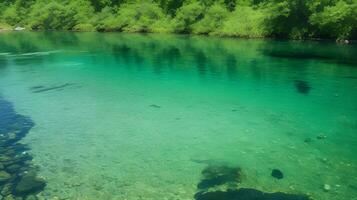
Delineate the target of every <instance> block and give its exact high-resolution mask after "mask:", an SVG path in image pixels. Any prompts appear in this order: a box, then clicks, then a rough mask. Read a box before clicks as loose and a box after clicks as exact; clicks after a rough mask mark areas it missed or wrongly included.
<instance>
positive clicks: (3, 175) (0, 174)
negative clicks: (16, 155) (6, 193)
mask: <svg viewBox="0 0 357 200" xmlns="http://www.w3.org/2000/svg"><path fill="white" fill-rule="evenodd" d="M10 178H11V175H10V174H9V173H7V172H5V171H0V183H3V182H5V181H7V180H9V179H10Z"/></svg>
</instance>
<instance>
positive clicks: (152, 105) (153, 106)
mask: <svg viewBox="0 0 357 200" xmlns="http://www.w3.org/2000/svg"><path fill="white" fill-rule="evenodd" d="M150 107H152V108H161V106H159V105H156V104H151V105H150Z"/></svg>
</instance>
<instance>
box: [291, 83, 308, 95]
mask: <svg viewBox="0 0 357 200" xmlns="http://www.w3.org/2000/svg"><path fill="white" fill-rule="evenodd" d="M295 88H296V90H297V91H298V92H299V93H301V94H308V93H309V92H310V90H311V87H310V85H309V83H308V82H306V81H301V80H297V81H295Z"/></svg>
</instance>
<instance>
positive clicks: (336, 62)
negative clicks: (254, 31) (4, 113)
mask: <svg viewBox="0 0 357 200" xmlns="http://www.w3.org/2000/svg"><path fill="white" fill-rule="evenodd" d="M0 97H1V98H2V99H4V100H6V101H7V102H10V103H11V104H12V105H13V107H14V110H15V111H16V113H18V114H20V115H23V116H27V117H29V118H30V119H31V120H32V121H33V123H34V126H33V127H32V128H31V129H30V130H29V132H28V133H27V134H26V136H25V137H23V138H22V139H21V140H20V141H19V142H21V143H23V144H26V145H27V146H28V147H29V150H28V153H29V154H30V155H31V156H32V161H31V162H32V163H33V165H35V166H37V173H38V175H39V176H40V177H42V178H43V179H44V180H46V187H44V189H43V191H40V192H39V193H38V194H37V198H38V199H53V200H56V199H71V200H72V199H73V200H74V199H81V200H82V199H83V200H86V199H118V200H139V199H141V200H146V199H148V200H161V199H162V200H191V199H208V198H205V197H203V196H202V195H201V196H200V194H202V191H204V192H207V191H213V190H217V191H218V190H219V191H234V190H236V189H239V188H252V189H255V190H259V191H263V192H265V193H276V192H282V193H286V194H301V195H307V196H309V198H311V199H315V200H356V199H357V46H356V45H338V44H335V43H330V42H297V41H275V40H244V39H231V38H216V37H204V36H185V35H178V36H177V35H160V34H146V35H145V34H123V33H64V32H49V33H41V32H39V33H35V32H21V33H1V34H0ZM0 115H1V113H0ZM212 166H213V167H212ZM210 168H211V169H210ZM212 168H214V169H213V170H212ZM227 169H228V170H227ZM229 169H231V171H232V170H233V171H234V169H235V170H237V171H239V172H237V174H238V173H239V175H237V176H236V177H235V178H232V177H228V176H226V175H223V176H220V175H218V176H215V175H214V176H215V177H216V179H212V180H211V179H210V178H207V177H204V176H205V175H207V171H210V173H213V172H212V171H214V172H215V173H216V172H217V173H218V174H219V173H221V171H220V170H223V171H224V172H222V173H223V174H224V173H225V172H227V171H230V170H229ZM238 169H239V170H238ZM0 170H1V169H0ZM273 172H276V173H273ZM229 173H230V172H229ZM229 173H228V174H229ZM234 173H235V172H234ZM233 176H234V175H233ZM217 177H218V178H217ZM222 177H223V178H222ZM227 177H228V178H227ZM238 179H239V180H238ZM226 183H230V184H228V185H227V184H226ZM233 183H234V184H233ZM197 194H199V195H197ZM0 197H1V196H0ZM211 199H217V200H220V199H222V200H223V199H224V200H226V199H229V198H223V197H221V198H211ZM231 199H232V198H231ZM236 199H237V200H240V199H239V198H236ZM242 199H243V198H242ZM246 199H248V198H246ZM246 199H243V200H246ZM266 199H269V200H270V199H274V198H268V197H267V198H266ZM232 200H233V199H232ZM248 200H249V199H248ZM284 200H285V199H284Z"/></svg>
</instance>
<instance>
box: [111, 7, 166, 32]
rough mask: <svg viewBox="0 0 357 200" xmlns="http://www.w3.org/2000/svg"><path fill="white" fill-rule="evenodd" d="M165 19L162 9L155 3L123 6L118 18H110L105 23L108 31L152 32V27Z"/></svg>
mask: <svg viewBox="0 0 357 200" xmlns="http://www.w3.org/2000/svg"><path fill="white" fill-rule="evenodd" d="M162 18H164V14H163V11H162V9H161V8H160V7H159V6H158V5H157V4H156V3H153V2H150V1H146V2H135V3H128V4H123V5H122V6H121V7H120V8H119V11H118V13H117V16H116V17H109V18H108V19H107V21H106V23H105V26H106V27H109V29H107V30H120V31H125V32H152V31H151V30H152V26H153V25H154V24H155V23H156V22H157V21H159V20H161V19H162Z"/></svg>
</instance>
